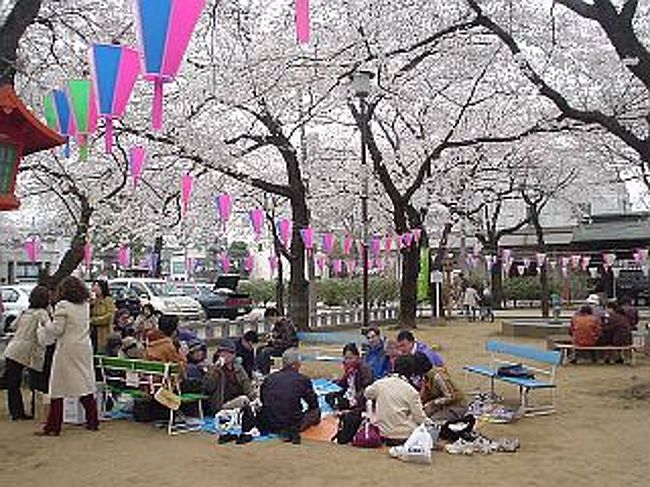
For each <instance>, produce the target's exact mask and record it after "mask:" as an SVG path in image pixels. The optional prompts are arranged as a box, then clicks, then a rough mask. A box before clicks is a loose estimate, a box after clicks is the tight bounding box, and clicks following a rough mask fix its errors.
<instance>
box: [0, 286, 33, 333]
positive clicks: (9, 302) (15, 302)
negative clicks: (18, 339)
mask: <svg viewBox="0 0 650 487" xmlns="http://www.w3.org/2000/svg"><path fill="white" fill-rule="evenodd" d="M35 286H36V284H9V285H6V286H0V293H2V303H3V304H4V308H5V312H4V315H3V316H2V321H1V322H0V330H2V331H4V332H5V333H9V332H13V331H14V329H13V327H12V324H13V322H14V321H15V320H16V318H18V315H20V313H21V312H23V311H24V310H26V309H27V308H29V294H30V293H31V292H32V289H34V287H35Z"/></svg>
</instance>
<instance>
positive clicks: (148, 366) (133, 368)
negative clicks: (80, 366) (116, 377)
mask: <svg viewBox="0 0 650 487" xmlns="http://www.w3.org/2000/svg"><path fill="white" fill-rule="evenodd" d="M95 366H96V367H99V368H102V369H107V370H113V371H124V372H136V373H139V374H151V375H161V376H164V375H165V373H168V374H171V375H177V374H178V373H179V372H180V367H179V366H178V364H176V363H169V364H166V363H165V362H155V361H153V360H141V359H128V358H121V357H107V356H105V355H95Z"/></svg>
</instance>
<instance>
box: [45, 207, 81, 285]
mask: <svg viewBox="0 0 650 487" xmlns="http://www.w3.org/2000/svg"><path fill="white" fill-rule="evenodd" d="M93 211H94V210H93V209H92V208H91V207H90V205H89V204H88V200H87V199H85V198H82V199H81V214H80V215H79V220H78V221H77V228H76V230H75V234H74V236H73V237H72V240H71V241H70V248H68V250H67V251H66V253H65V255H64V256H63V259H61V263H60V264H59V267H58V269H57V270H56V272H55V273H54V274H52V275H51V276H47V275H44V276H41V283H42V284H45V285H46V286H47V287H48V288H50V289H56V287H57V286H58V285H59V283H60V282H61V281H62V280H63V279H64V278H65V277H68V276H69V275H71V274H72V273H73V272H74V271H75V269H76V268H77V267H78V266H79V264H80V263H81V262H82V261H83V258H84V248H85V246H86V241H87V239H88V229H89V228H90V218H91V216H92V214H93Z"/></svg>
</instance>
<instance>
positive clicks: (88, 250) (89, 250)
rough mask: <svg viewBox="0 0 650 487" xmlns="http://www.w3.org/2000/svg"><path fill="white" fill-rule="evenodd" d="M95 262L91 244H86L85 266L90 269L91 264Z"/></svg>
mask: <svg viewBox="0 0 650 487" xmlns="http://www.w3.org/2000/svg"><path fill="white" fill-rule="evenodd" d="M92 261H93V248H92V246H91V245H90V242H86V244H85V245H84V264H85V265H86V267H90V264H91V263H92Z"/></svg>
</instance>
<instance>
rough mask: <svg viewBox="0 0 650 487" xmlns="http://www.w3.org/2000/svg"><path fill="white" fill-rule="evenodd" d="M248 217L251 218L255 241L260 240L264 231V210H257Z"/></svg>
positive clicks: (249, 213)
mask: <svg viewBox="0 0 650 487" xmlns="http://www.w3.org/2000/svg"><path fill="white" fill-rule="evenodd" d="M248 217H249V218H250V221H251V226H252V227H253V233H254V234H255V240H259V239H260V236H261V235H262V230H263V229H264V210H263V209H261V208H255V209H253V210H251V211H249V212H248Z"/></svg>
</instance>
